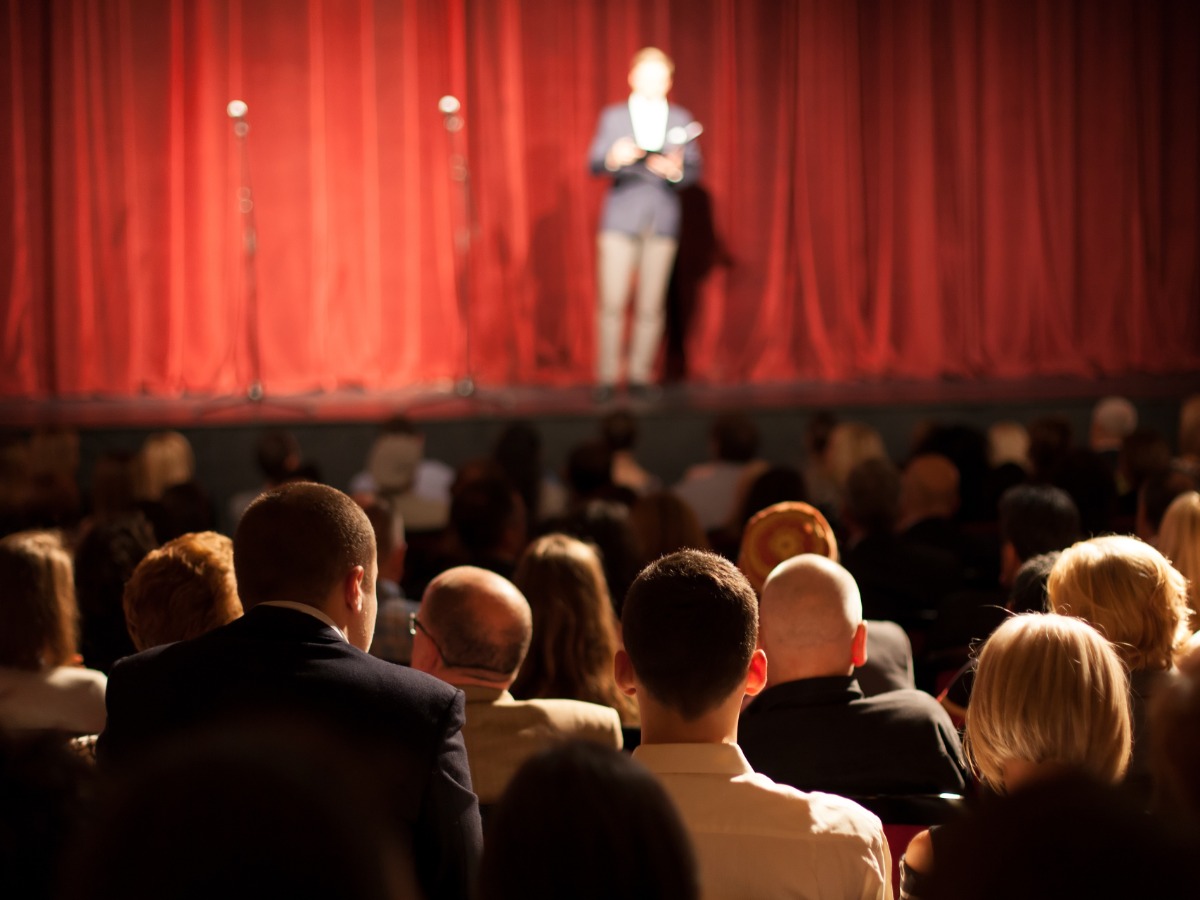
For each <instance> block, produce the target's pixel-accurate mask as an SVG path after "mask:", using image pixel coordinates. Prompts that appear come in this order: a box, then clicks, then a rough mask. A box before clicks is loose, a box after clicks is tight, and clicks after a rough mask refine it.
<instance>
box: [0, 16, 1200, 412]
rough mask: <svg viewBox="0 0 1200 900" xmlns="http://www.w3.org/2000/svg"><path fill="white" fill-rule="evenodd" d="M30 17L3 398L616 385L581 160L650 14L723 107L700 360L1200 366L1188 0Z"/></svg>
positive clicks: (697, 248) (735, 374)
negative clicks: (597, 310) (235, 104)
mask: <svg viewBox="0 0 1200 900" xmlns="http://www.w3.org/2000/svg"><path fill="white" fill-rule="evenodd" d="M0 27H2V28H3V34H0V46H2V47H3V58H2V59H0V66H2V71H3V73H4V76H5V77H4V79H3V82H4V87H3V89H2V90H0V121H3V123H4V128H3V132H2V133H3V139H2V140H0V209H2V210H3V211H4V214H5V220H4V224H5V227H4V228H3V230H2V231H0V289H2V290H3V292H4V294H3V303H4V307H3V310H0V394H2V395H5V396H30V397H35V396H37V397H44V396H53V395H88V394H104V395H124V396H128V395H135V394H139V393H149V394H153V395H160V396H179V395H183V394H213V393H227V392H236V391H239V390H241V389H243V388H244V387H245V386H247V385H248V384H249V383H250V382H251V381H252V380H254V379H257V380H260V381H261V382H262V383H263V384H264V385H266V386H267V388H268V389H269V390H271V391H272V392H273V393H290V392H299V391H309V390H332V389H336V388H339V387H345V386H359V387H363V388H368V389H389V388H395V387H400V386H404V385H408V384H413V383H418V382H433V381H439V380H445V379H452V378H457V377H461V376H462V375H465V374H467V372H468V369H469V371H470V372H471V373H472V374H473V375H474V376H475V377H476V378H477V379H479V380H480V381H483V382H485V383H493V384H508V383H522V384H546V385H564V384H571V383H579V382H586V381H588V380H589V379H590V377H591V372H592V365H593V363H592V354H593V335H594V327H595V316H594V292H595V289H594V283H595V275H594V266H595V254H596V251H595V223H596V220H597V217H598V213H599V207H600V203H601V202H602V199H603V195H604V190H605V183H604V180H603V179H598V178H592V177H591V176H590V175H589V174H588V173H587V172H586V167H585V156H586V151H587V147H588V144H589V141H590V138H591V134H592V130H593V128H594V126H595V121H596V116H597V114H598V112H599V110H600V108H601V107H602V106H603V105H604V104H606V103H609V102H613V101H614V100H619V99H620V98H621V97H623V96H624V95H625V93H626V92H627V90H628V88H627V85H626V82H625V76H626V67H627V65H628V60H629V58H630V56H631V55H632V53H633V52H634V51H635V50H637V49H638V48H639V47H641V46H643V45H646V44H656V45H659V46H662V47H663V48H664V49H666V50H667V51H668V52H669V53H671V54H672V55H673V56H674V58H675V60H676V64H677V71H676V85H675V90H674V92H673V98H674V99H675V100H676V102H679V103H681V104H683V105H685V106H687V107H688V108H689V109H690V110H691V111H692V112H693V114H694V115H695V116H696V118H697V119H698V120H699V121H700V122H702V123H703V125H704V127H705V133H704V136H703V137H702V138H701V146H702V149H703V152H704V155H705V175H704V178H703V180H702V182H701V184H700V186H699V189H698V190H697V191H694V192H692V193H691V194H690V195H688V196H686V197H685V208H686V209H687V210H688V219H687V223H686V230H685V234H684V237H683V241H682V243H681V248H680V262H679V267H678V270H677V274H676V284H675V290H674V293H673V300H672V314H673V315H674V316H676V317H677V318H678V320H679V322H680V323H681V327H682V332H683V342H682V345H681V349H682V352H683V353H684V354H685V357H686V359H685V362H686V370H685V374H686V376H687V377H689V378H690V379H693V380H696V381H703V382H715V383H737V382H767V381H781V380H791V379H819V380H851V379H886V378H917V379H930V378H939V377H955V378H1015V377H1031V376H1038V375H1059V374H1065V375H1074V376H1089V375H1095V374H1106V375H1115V374H1123V373H1135V372H1149V373H1165V372H1177V371H1187V370H1194V369H1196V368H1197V367H1200V268H1198V262H1197V260H1198V257H1200V180H1198V179H1200V175H1198V174H1197V169H1198V168H1200V167H1198V165H1197V161H1198V160H1200V63H1198V59H1200V52H1198V51H1200V7H1198V6H1197V5H1196V4H1195V3H1192V2H1188V0H1103V2H1100V0H1097V2H1086V3H1084V2H1058V0H890V2H889V0H859V2H849V0H845V2H843V0H578V2H573V3H562V2H558V0H446V2H435V0H255V2H253V3H250V2H246V0H207V2H201V0H166V2H162V3H153V4H147V3H140V2H137V0H0ZM446 94H453V95H454V96H456V97H458V98H459V100H460V101H461V102H462V120H463V122H464V127H463V128H462V130H461V131H458V132H454V131H450V130H448V129H447V128H446V127H445V122H444V118H443V116H442V114H441V113H440V112H439V111H438V100H439V98H440V97H442V96H443V95H446ZM232 99H241V100H244V101H245V102H246V103H247V104H248V106H249V114H248V116H247V122H248V123H249V125H250V131H249V134H248V135H247V137H246V139H245V142H244V149H245V157H244V158H243V156H242V152H241V150H242V146H243V145H242V144H240V143H239V141H238V140H237V138H236V137H235V135H234V131H233V127H232V125H233V123H232V121H231V120H230V118H229V117H228V116H227V115H226V112H225V105H226V104H227V103H228V102H229V100H232ZM247 172H248V174H249V182H248V184H249V187H250V188H251V189H252V201H253V213H252V224H253V225H254V227H255V229H256V235H255V237H256V240H255V241H254V242H253V245H252V246H249V247H248V245H247V239H246V226H247V224H248V219H247V217H246V215H245V214H244V213H243V212H242V211H241V208H240V207H239V203H241V202H242V201H243V200H245V199H247V198H245V197H242V196H241V195H240V194H239V191H241V190H243V189H244V187H245V185H244V184H243V182H244V181H245V180H246V173H247ZM464 187H465V188H466V189H467V191H466V192H464ZM248 250H252V251H253V252H252V253H250V252H248Z"/></svg>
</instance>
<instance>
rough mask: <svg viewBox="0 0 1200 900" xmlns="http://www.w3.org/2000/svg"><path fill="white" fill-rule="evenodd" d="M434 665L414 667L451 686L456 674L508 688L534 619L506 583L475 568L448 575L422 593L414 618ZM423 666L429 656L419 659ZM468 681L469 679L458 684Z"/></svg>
mask: <svg viewBox="0 0 1200 900" xmlns="http://www.w3.org/2000/svg"><path fill="white" fill-rule="evenodd" d="M418 618H419V620H420V624H421V628H422V629H423V630H424V632H425V637H426V638H429V639H431V642H432V643H433V644H434V645H435V646H434V647H433V649H434V650H435V651H436V652H437V657H438V661H437V665H436V666H433V665H425V664H421V665H418V654H417V653H416V648H415V647H414V655H413V665H414V667H416V668H422V669H424V670H426V671H429V670H430V669H436V671H433V672H432V674H436V675H438V676H439V677H444V678H445V680H447V681H450V682H451V683H456V679H455V677H454V676H455V673H475V674H477V675H478V674H480V673H482V680H486V681H489V682H506V683H508V684H511V683H512V680H513V679H514V678H515V677H516V675H517V670H518V669H519V668H520V667H521V663H522V661H523V660H524V659H525V653H526V651H527V650H528V649H529V640H530V637H531V635H532V633H533V616H532V613H531V612H530V610H529V602H528V601H527V600H526V599H525V596H524V594H522V593H521V592H520V591H519V590H518V589H517V587H516V585H514V584H513V583H512V582H511V581H509V580H508V579H507V578H503V577H501V576H499V575H497V574H496V573H495V572H489V571H487V570H486V569H479V568H476V567H475V566H459V567H457V568H454V569H448V570H447V571H445V572H443V573H442V574H441V575H439V576H438V577H437V578H435V579H434V580H433V581H432V582H431V583H430V585H429V587H428V588H426V590H425V596H424V598H423V599H422V601H421V611H420V613H419V614H418ZM421 658H422V660H426V659H428V658H429V657H428V654H421ZM461 680H464V681H468V680H471V679H461Z"/></svg>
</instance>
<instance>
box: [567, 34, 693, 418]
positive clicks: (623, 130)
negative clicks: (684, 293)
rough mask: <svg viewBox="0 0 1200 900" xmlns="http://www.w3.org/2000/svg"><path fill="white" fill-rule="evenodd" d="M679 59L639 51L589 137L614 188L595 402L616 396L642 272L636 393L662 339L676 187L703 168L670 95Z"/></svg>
mask: <svg viewBox="0 0 1200 900" xmlns="http://www.w3.org/2000/svg"><path fill="white" fill-rule="evenodd" d="M674 70H675V64H674V63H673V62H671V58H670V57H669V56H667V55H666V54H665V53H663V52H662V51H661V50H659V49H657V48H655V47H647V48H645V49H644V50H639V51H638V52H637V54H635V55H634V57H633V62H632V64H631V65H630V69H629V86H630V88H632V90H633V93H631V94H630V95H629V100H628V101H627V102H625V103H618V104H614V105H612V106H608V107H606V108H605V109H604V110H603V112H601V113H600V122H599V124H598V125H597V127H596V136H595V138H594V139H593V140H592V148H591V153H590V164H591V169H592V172H593V174H597V175H601V174H603V175H608V176H610V177H611V178H612V179H613V185H612V189H611V190H610V191H609V193H608V197H607V198H606V199H605V202H604V210H603V212H602V213H601V217H600V236H599V240H598V247H597V260H598V266H599V278H598V287H599V310H598V319H597V335H598V345H597V358H596V390H595V396H596V400H597V402H604V401H606V400H609V399H611V398H612V396H613V393H614V390H615V386H616V383H617V378H618V376H619V374H620V369H621V356H622V353H621V344H622V340H621V338H622V332H623V330H624V329H623V326H624V323H625V309H626V307H627V306H628V303H629V293H630V287H631V284H632V281H633V278H634V274H635V273H636V275H637V305H636V307H635V308H634V323H633V335H632V337H631V340H630V347H629V359H628V368H627V371H626V377H627V379H628V383H629V389H630V393H632V394H634V395H635V396H647V395H649V394H650V393H651V391H652V390H653V388H651V386H650V376H651V369H652V367H653V365H654V357H655V354H656V353H657V352H658V345H659V342H660V341H661V339H662V332H663V321H664V318H665V312H664V305H665V300H666V293H667V283H668V281H669V280H670V277H671V267H672V265H673V264H674V262H675V251H676V249H677V247H678V245H679V196H678V194H677V193H676V191H677V190H678V188H679V187H681V186H683V185H687V184H690V183H691V182H693V181H695V180H696V179H697V178H699V176H700V148H699V147H698V146H697V144H696V143H695V141H694V140H693V139H692V138H694V136H695V134H696V133H697V131H698V126H696V124H695V122H694V121H693V120H692V114H691V113H690V112H688V111H687V110H686V109H684V108H683V107H681V106H676V105H675V104H673V103H667V91H669V90H670V89H671V78H672V75H673V73H674Z"/></svg>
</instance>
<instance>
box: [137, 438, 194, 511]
mask: <svg viewBox="0 0 1200 900" xmlns="http://www.w3.org/2000/svg"><path fill="white" fill-rule="evenodd" d="M195 477H196V455H195V453H194V452H193V451H192V445H191V444H190V443H189V442H188V439H187V438H186V437H184V436H183V435H182V434H180V433H179V432H178V431H156V432H154V433H153V434H150V435H147V437H146V439H145V440H144V441H142V448H141V450H140V451H138V456H137V486H136V494H137V498H138V499H139V500H148V501H151V502H156V501H158V500H161V499H162V496H163V494H165V493H166V491H167V489H168V488H172V487H175V486H176V485H179V484H187V483H188V482H190V481H192V480H193V479H194V478H195Z"/></svg>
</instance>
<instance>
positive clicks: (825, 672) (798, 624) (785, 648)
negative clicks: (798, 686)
mask: <svg viewBox="0 0 1200 900" xmlns="http://www.w3.org/2000/svg"><path fill="white" fill-rule="evenodd" d="M759 616H760V629H761V631H760V643H761V644H762V648H763V649H764V650H765V651H766V652H767V659H768V660H770V672H769V674H770V679H771V683H772V684H778V683H781V682H786V681H795V680H798V679H801V678H820V677H825V676H833V675H846V674H848V673H849V672H850V671H851V670H852V669H853V668H854V663H853V661H852V659H851V656H852V650H851V645H852V644H853V642H854V638H855V634H856V632H857V630H858V626H859V625H860V624H861V623H862V598H861V596H860V595H859V591H858V585H857V584H855V582H854V577H853V576H852V575H851V574H850V573H849V572H847V571H846V570H845V569H844V568H842V567H841V566H840V565H838V564H837V563H836V562H834V561H833V560H831V559H827V558H826V557H824V556H817V555H816V554H813V553H805V554H802V555H800V556H794V557H792V558H791V559H789V560H786V561H784V562H782V563H780V564H779V565H778V566H776V568H775V570H774V571H772V572H771V574H770V575H769V576H768V577H767V580H766V582H765V583H764V584H763V588H762V600H761V601H760V604H759Z"/></svg>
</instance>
